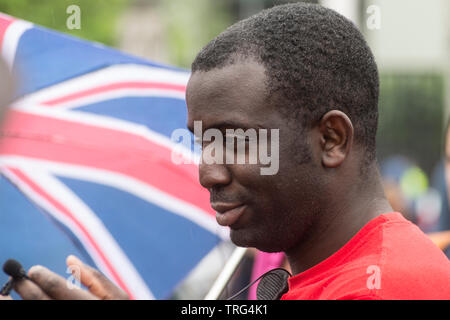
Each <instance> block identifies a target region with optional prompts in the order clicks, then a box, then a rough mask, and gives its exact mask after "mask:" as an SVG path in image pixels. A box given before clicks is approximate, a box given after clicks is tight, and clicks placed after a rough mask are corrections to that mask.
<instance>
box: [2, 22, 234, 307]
mask: <svg viewBox="0 0 450 320" xmlns="http://www.w3.org/2000/svg"><path fill="white" fill-rule="evenodd" d="M0 51H1V55H2V56H3V58H4V59H5V60H6V61H7V63H8V65H9V67H10V68H11V71H12V73H13V74H14V75H16V76H17V78H18V79H20V82H19V84H18V88H17V92H16V96H15V100H14V102H13V104H12V105H11V108H10V109H9V113H8V115H7V118H6V121H5V123H4V126H3V127H2V130H1V139H0V168H1V173H2V176H1V177H0V258H1V259H2V260H6V259H7V258H9V257H12V258H17V259H18V260H20V261H22V263H23V264H24V265H25V266H26V267H29V266H31V265H34V264H42V265H45V266H47V267H49V268H50V269H53V270H55V271H56V272H58V273H60V274H62V275H65V276H66V277H67V274H66V269H65V268H66V267H65V266H64V258H65V256H67V255H68V254H71V253H75V254H78V255H79V256H81V258H82V259H84V261H86V262H87V263H89V264H91V265H94V266H96V267H97V268H99V269H100V270H101V271H102V272H103V273H104V274H106V275H107V276H108V277H109V278H110V279H111V280H112V281H114V282H115V283H116V284H117V285H119V286H120V287H122V288H123V289H124V290H125V291H126V292H127V293H128V294H129V295H130V297H131V298H134V299H154V298H156V299H164V298H168V297H170V296H171V294H172V293H173V290H174V288H175V287H176V286H177V285H178V284H179V283H180V282H181V281H182V280H183V279H184V278H185V277H186V275H187V274H188V273H189V272H191V271H192V270H193V269H194V268H195V267H196V266H197V265H198V264H199V262H200V261H201V260H202V259H203V258H204V257H205V256H206V255H207V254H208V253H210V252H211V251H212V250H213V249H214V248H216V247H217V246H218V245H219V244H220V243H221V242H222V241H223V240H226V239H227V238H228V231H227V230H225V229H224V228H222V227H219V226H218V225H217V224H216V222H215V219H214V216H215V213H214V211H213V210H212V209H211V208H210V205H209V195H208V193H207V191H206V190H204V189H203V188H202V187H201V186H200V185H199V183H198V168H197V165H196V164H183V165H176V164H174V163H172V161H171V152H172V150H173V149H174V147H175V143H174V142H173V141H171V139H170V136H171V133H172V132H173V130H175V129H177V128H184V127H185V126H186V107H185V101H184V92H185V87H186V83H187V80H188V77H189V73H188V72H186V71H184V70H180V69H177V68H173V67H169V66H163V65H159V64H155V63H151V62H149V61H147V60H143V59H140V58H136V57H133V56H129V55H126V54H123V53H121V52H119V51H116V50H114V49H111V48H107V47H105V46H102V45H100V44H95V43H92V42H87V41H83V40H80V39H77V38H74V37H69V36H67V35H63V34H60V33H57V32H54V31H51V30H48V29H45V28H42V27H38V26H35V25H33V24H31V23H28V22H25V21H22V20H18V19H15V18H12V17H10V16H7V15H3V14H1V15H0ZM187 152H188V153H189V152H190V151H189V150H187ZM0 280H6V277H5V276H2V277H0Z"/></svg>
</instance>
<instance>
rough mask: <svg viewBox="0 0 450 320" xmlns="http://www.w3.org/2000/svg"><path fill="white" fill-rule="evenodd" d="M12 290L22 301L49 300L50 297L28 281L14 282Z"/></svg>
mask: <svg viewBox="0 0 450 320" xmlns="http://www.w3.org/2000/svg"><path fill="white" fill-rule="evenodd" d="M14 290H16V292H17V293H18V294H19V295H20V296H21V297H22V299H24V300H50V297H49V296H48V295H47V294H46V293H45V292H44V291H42V289H41V288H39V287H38V286H37V285H36V284H34V283H33V282H32V281H30V280H26V279H21V280H16V281H14Z"/></svg>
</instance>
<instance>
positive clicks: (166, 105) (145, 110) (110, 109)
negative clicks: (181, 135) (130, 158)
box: [74, 97, 187, 138]
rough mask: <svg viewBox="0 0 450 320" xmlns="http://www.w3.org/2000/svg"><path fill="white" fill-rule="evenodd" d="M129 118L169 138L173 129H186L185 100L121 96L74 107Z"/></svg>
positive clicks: (128, 119)
mask: <svg viewBox="0 0 450 320" xmlns="http://www.w3.org/2000/svg"><path fill="white" fill-rule="evenodd" d="M74 110H77V111H84V112H88V113H94V114H99V115H104V116H108V117H113V118H117V119H121V120H126V121H130V122H133V123H137V124H142V125H145V126H147V127H148V128H149V129H151V130H153V131H156V132H158V133H161V134H163V135H165V136H167V137H169V138H170V137H171V135H172V132H173V131H174V130H176V129H186V130H187V128H186V120H187V116H186V102H185V101H184V100H180V99H175V98H163V97H161V98H160V97H124V98H117V99H111V100H106V101H101V102H98V103H93V104H88V105H84V106H83V107H78V108H74Z"/></svg>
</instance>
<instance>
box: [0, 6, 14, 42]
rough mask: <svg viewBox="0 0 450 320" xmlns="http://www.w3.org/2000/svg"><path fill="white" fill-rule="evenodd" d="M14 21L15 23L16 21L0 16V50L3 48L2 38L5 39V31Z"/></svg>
mask: <svg viewBox="0 0 450 320" xmlns="http://www.w3.org/2000/svg"><path fill="white" fill-rule="evenodd" d="M14 21H16V19H14V18H12V17H10V16H7V15H3V14H0V50H2V47H3V38H4V37H5V33H6V30H7V29H8V27H9V26H10V25H11V23H13V22H14Z"/></svg>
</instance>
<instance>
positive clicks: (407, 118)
mask: <svg viewBox="0 0 450 320" xmlns="http://www.w3.org/2000/svg"><path fill="white" fill-rule="evenodd" d="M443 92H444V83H443V77H442V76H441V75H439V74H384V75H382V76H381V92H380V104H379V111H380V117H379V126H378V135H377V152H378V159H379V160H382V159H383V158H385V157H387V156H390V155H398V154H401V155H404V156H407V157H409V158H410V159H413V160H415V161H416V162H417V163H418V165H419V166H420V167H421V168H423V169H424V170H425V172H427V173H428V174H430V173H431V171H432V169H433V167H434V166H435V165H436V163H437V162H438V161H439V159H440V156H441V154H442V153H441V149H442V140H443V137H442V134H443V117H444V94H443Z"/></svg>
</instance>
